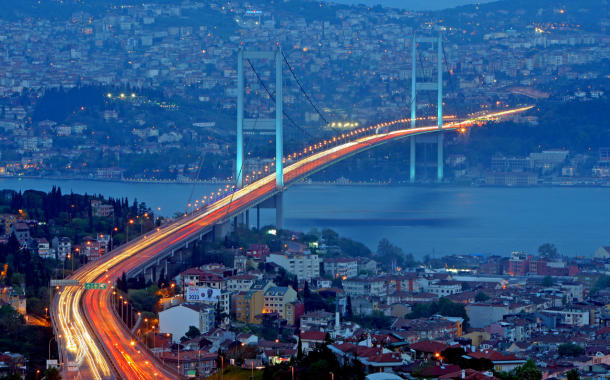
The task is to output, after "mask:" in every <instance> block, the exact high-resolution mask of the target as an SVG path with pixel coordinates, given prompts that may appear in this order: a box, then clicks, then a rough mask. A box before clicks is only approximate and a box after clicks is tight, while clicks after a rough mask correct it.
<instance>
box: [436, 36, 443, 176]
mask: <svg viewBox="0 0 610 380" xmlns="http://www.w3.org/2000/svg"><path fill="white" fill-rule="evenodd" d="M437 70H438V79H437V83H438V106H437V108H438V115H437V120H438V130H439V132H438V182H439V183H440V182H443V164H444V160H443V35H442V34H440V33H439V35H438V69H437Z"/></svg>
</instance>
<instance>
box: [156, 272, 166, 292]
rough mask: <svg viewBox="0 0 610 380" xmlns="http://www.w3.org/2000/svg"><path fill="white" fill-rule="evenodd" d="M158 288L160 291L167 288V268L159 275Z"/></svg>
mask: <svg viewBox="0 0 610 380" xmlns="http://www.w3.org/2000/svg"><path fill="white" fill-rule="evenodd" d="M157 286H158V287H159V289H162V288H166V287H167V284H166V281H165V268H163V269H161V273H160V274H159V281H157Z"/></svg>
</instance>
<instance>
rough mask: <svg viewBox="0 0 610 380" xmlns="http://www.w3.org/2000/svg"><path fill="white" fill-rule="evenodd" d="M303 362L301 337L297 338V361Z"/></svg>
mask: <svg viewBox="0 0 610 380" xmlns="http://www.w3.org/2000/svg"><path fill="white" fill-rule="evenodd" d="M301 360H303V342H301V337H300V336H299V343H298V344H297V361H298V362H300V361H301Z"/></svg>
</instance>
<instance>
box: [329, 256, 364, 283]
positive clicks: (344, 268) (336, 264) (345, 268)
mask: <svg viewBox="0 0 610 380" xmlns="http://www.w3.org/2000/svg"><path fill="white" fill-rule="evenodd" d="M322 265H323V268H324V273H325V274H327V275H328V274H330V275H332V276H333V277H334V278H341V279H344V280H345V279H348V278H352V277H356V276H357V275H358V260H357V259H351V258H347V257H337V258H331V259H324V261H323V263H322Z"/></svg>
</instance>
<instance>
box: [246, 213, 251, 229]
mask: <svg viewBox="0 0 610 380" xmlns="http://www.w3.org/2000/svg"><path fill="white" fill-rule="evenodd" d="M246 228H247V229H250V210H246Z"/></svg>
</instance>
